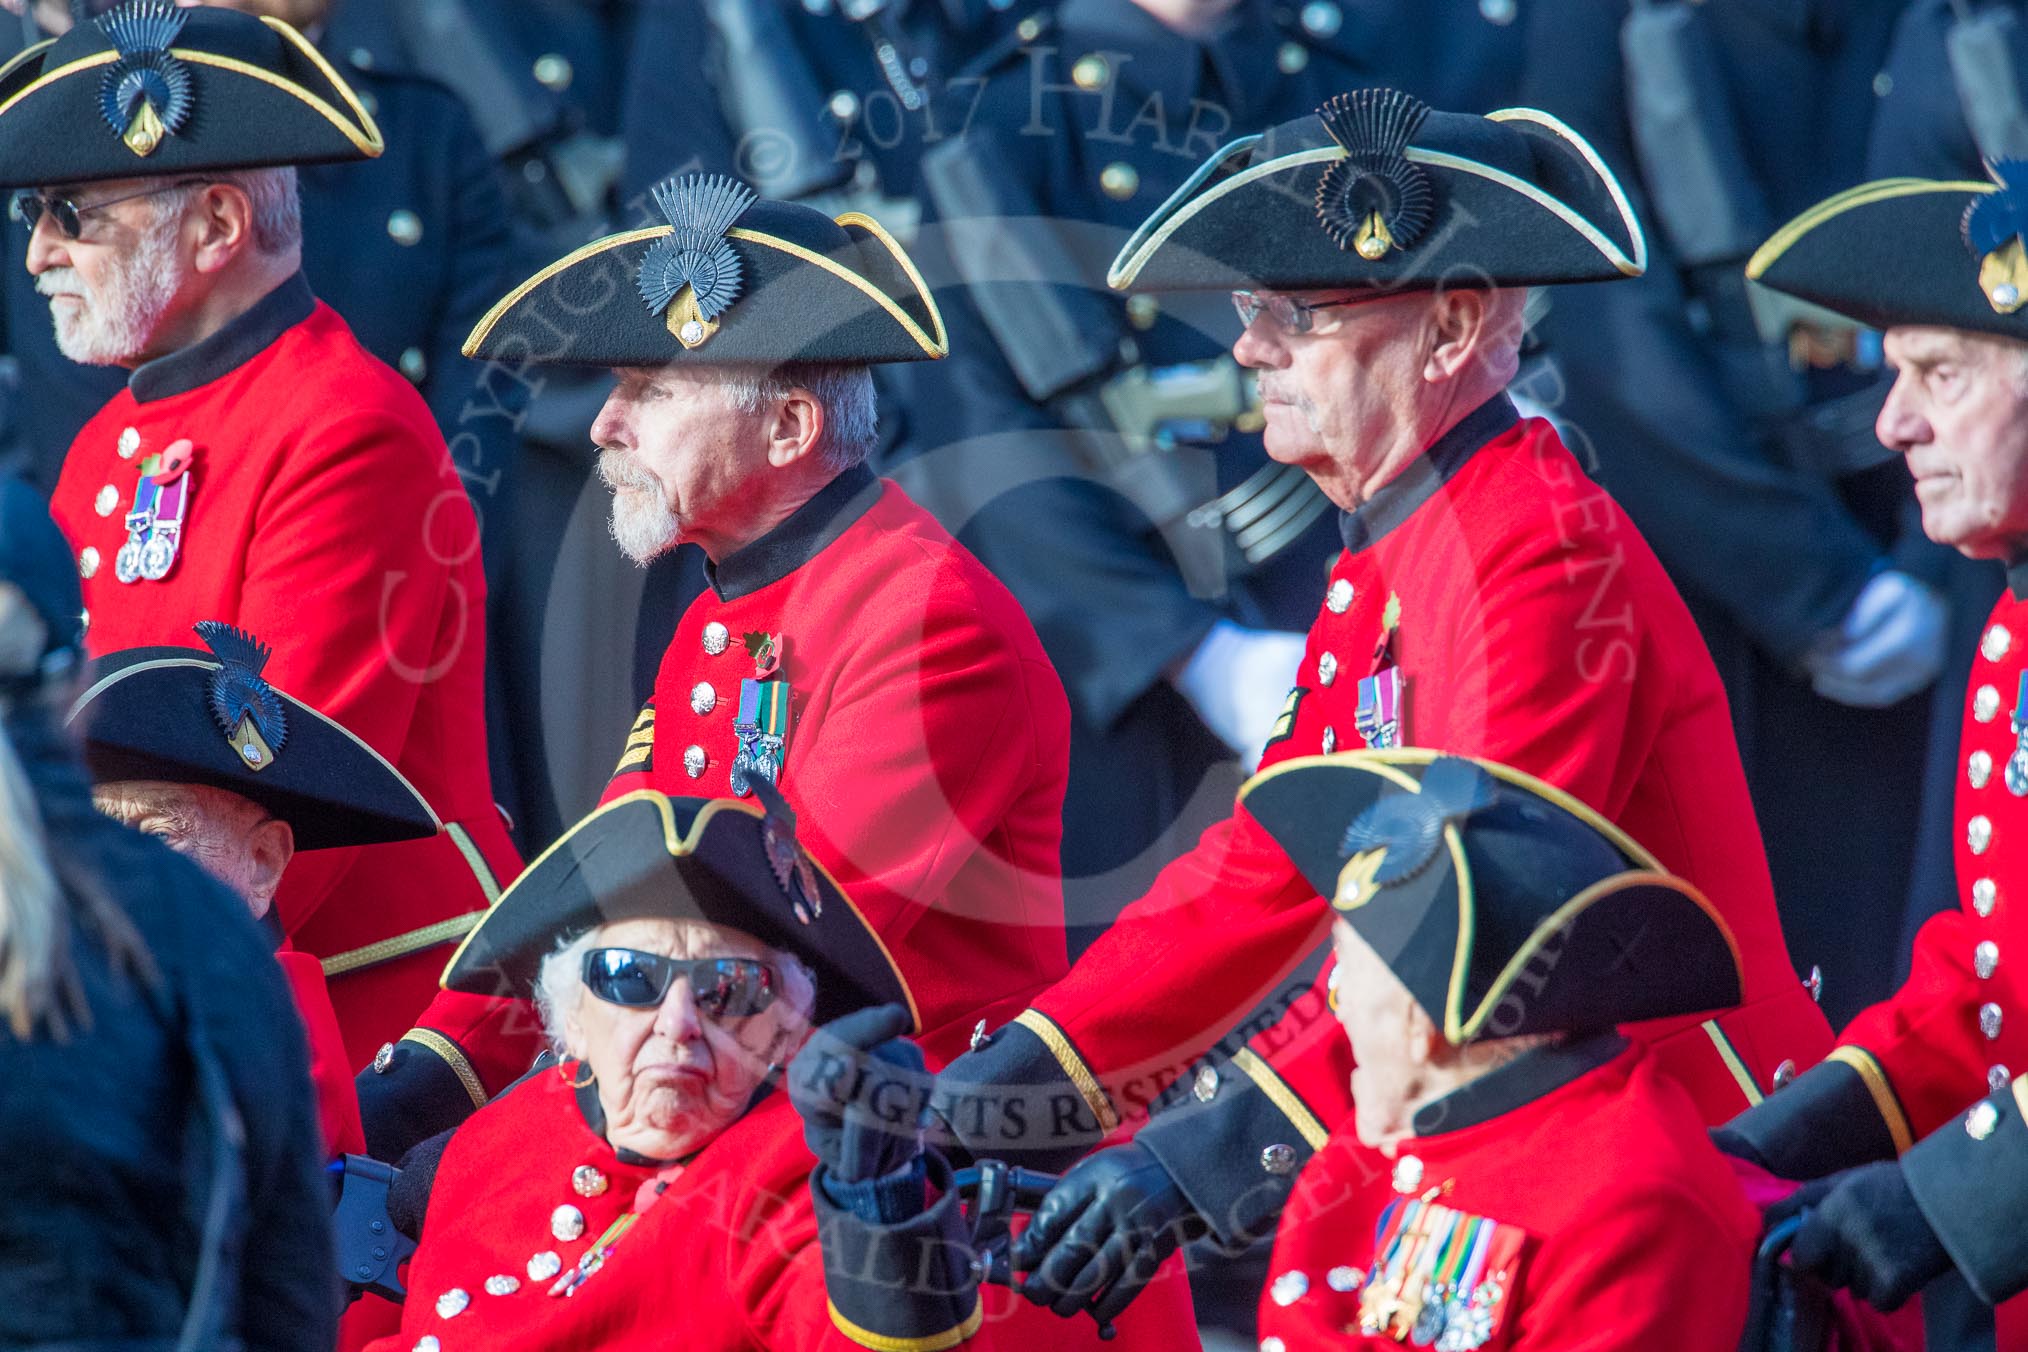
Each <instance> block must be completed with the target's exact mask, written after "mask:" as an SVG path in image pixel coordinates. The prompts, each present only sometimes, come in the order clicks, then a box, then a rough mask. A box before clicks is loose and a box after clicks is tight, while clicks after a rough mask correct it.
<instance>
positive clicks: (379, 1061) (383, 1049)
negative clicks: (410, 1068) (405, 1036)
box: [373, 1042, 394, 1075]
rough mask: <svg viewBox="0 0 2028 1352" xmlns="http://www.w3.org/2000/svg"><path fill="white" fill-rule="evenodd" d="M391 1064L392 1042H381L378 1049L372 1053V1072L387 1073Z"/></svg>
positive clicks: (392, 1059)
mask: <svg viewBox="0 0 2028 1352" xmlns="http://www.w3.org/2000/svg"><path fill="white" fill-rule="evenodd" d="M393 1064H394V1044H393V1043H392V1042H383V1043H381V1044H380V1050H379V1051H377V1052H375V1053H374V1054H373V1073H374V1074H375V1075H385V1074H387V1070H388V1067H390V1066H392V1065H393Z"/></svg>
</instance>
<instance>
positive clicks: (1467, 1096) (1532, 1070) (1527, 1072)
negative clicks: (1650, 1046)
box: [1410, 1029, 1627, 1136]
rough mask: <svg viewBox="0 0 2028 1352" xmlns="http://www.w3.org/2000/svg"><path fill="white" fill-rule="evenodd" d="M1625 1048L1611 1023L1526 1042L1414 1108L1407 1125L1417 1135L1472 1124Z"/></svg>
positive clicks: (1517, 1104)
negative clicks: (1567, 1037) (1536, 1043)
mask: <svg viewBox="0 0 2028 1352" xmlns="http://www.w3.org/2000/svg"><path fill="white" fill-rule="evenodd" d="M1626 1049H1627V1040H1626V1039H1625V1038H1624V1037H1622V1036H1620V1035H1619V1034H1618V1033H1615V1032H1613V1031H1611V1030H1610V1029H1608V1030H1607V1031H1605V1032H1603V1033H1590V1034H1586V1035H1584V1036H1582V1037H1578V1038H1574V1039H1572V1040H1571V1041H1569V1042H1556V1043H1550V1044H1549V1045H1547V1046H1542V1047H1531V1048H1529V1049H1528V1050H1527V1051H1525V1052H1523V1053H1521V1054H1520V1055H1519V1056H1517V1057H1515V1058H1514V1059H1513V1060H1512V1061H1509V1062H1508V1063H1507V1064H1506V1065H1504V1066H1501V1067H1500V1068H1499V1069H1498V1070H1495V1071H1492V1072H1490V1073H1488V1074H1486V1075H1482V1076H1480V1077H1479V1078H1478V1079H1476V1080H1473V1081H1472V1082H1471V1083H1470V1084H1468V1085H1466V1086H1465V1087H1464V1088H1463V1089H1455V1090H1452V1091H1451V1092H1450V1093H1448V1094H1445V1095H1444V1096H1443V1097H1442V1098H1440V1099H1438V1100H1436V1101H1435V1102H1434V1103H1425V1104H1424V1105H1423V1106H1422V1107H1420V1108H1418V1109H1416V1110H1415V1117H1414V1119H1413V1121H1412V1122H1411V1123H1410V1126H1412V1127H1413V1128H1414V1130H1415V1134H1416V1135H1417V1136H1436V1135H1439V1134H1440V1133H1443V1132H1446V1131H1462V1130H1464V1129H1465V1128H1466V1127H1476V1126H1478V1125H1479V1124H1480V1123H1481V1122H1490V1121H1492V1120H1493V1119H1494V1118H1496V1117H1499V1116H1501V1115H1502V1114H1505V1113H1511V1112H1513V1111H1514V1110H1515V1109H1516V1108H1525V1107H1526V1106H1528V1105H1529V1104H1531V1103H1533V1102H1535V1101H1536V1100H1537V1099H1541V1098H1546V1097H1548V1096H1549V1095H1550V1094H1552V1093H1554V1092H1555V1091H1556V1090H1558V1089H1561V1088H1563V1086H1565V1085H1567V1084H1569V1083H1570V1082H1571V1081H1572V1080H1575V1079H1577V1078H1578V1077H1579V1076H1581V1075H1589V1074H1590V1073H1591V1072H1592V1071H1594V1070H1597V1069H1598V1068H1599V1067H1600V1066H1602V1065H1604V1064H1605V1063H1606V1062H1608V1061H1610V1060H1612V1059H1613V1058H1614V1057H1615V1056H1618V1055H1619V1054H1620V1053H1621V1052H1623V1051H1625V1050H1626Z"/></svg>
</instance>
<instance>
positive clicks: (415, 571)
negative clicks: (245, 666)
mask: <svg viewBox="0 0 2028 1352" xmlns="http://www.w3.org/2000/svg"><path fill="white" fill-rule="evenodd" d="M379 153H380V138H379V132H378V131H377V130H376V128H375V127H374V124H373V120H372V118H371V116H370V115H369V114H368V112H367V110H366V109H365V108H364V107H363V106H362V105H361V103H360V101H359V99H358V98H357V97H356V96H355V95H354V94H353V92H352V90H351V89H349V88H348V87H347V86H346V85H345V84H344V82H343V81H342V80H340V79H339V78H338V77H337V75H336V74H335V73H333V72H332V70H331V69H330V67H329V66H328V65H327V64H325V63H324V61H323V60H322V59H321V58H319V57H318V56H317V54H316V52H315V51H314V50H313V49H312V48H311V47H310V45H309V44H308V43H307V42H305V41H304V40H303V38H302V37H301V36H299V35H298V34H297V33H296V32H295V31H294V30H293V29H291V28H289V27H288V26H287V25H286V24H283V23H281V22H279V21H276V20H264V19H257V18H254V17H252V16H251V15H247V14H241V13H236V12H234V11H231V10H227V9H214V8H199V9H185V8H179V7H177V6H175V5H172V4H168V3H166V2H165V0H140V2H139V3H135V4H129V5H126V6H123V7H122V8H120V9H117V10H114V11H112V12H111V13H109V14H107V15H105V16H103V17H101V18H99V19H98V20H96V21H95V22H92V23H85V24H80V25H78V26H77V27H76V28H74V29H72V30H71V31H70V32H69V33H68V34H66V35H65V36H63V37H62V38H59V39H57V40H55V41H54V42H53V43H50V44H45V45H44V46H42V47H38V48H34V49H31V51H29V52H28V53H26V54H24V57H23V58H22V59H21V60H19V61H17V62H16V63H14V64H13V65H11V66H9V67H8V69H7V70H6V72H5V73H4V75H0V182H5V183H9V184H27V185H33V189H34V190H33V191H28V192H23V193H20V194H18V195H17V198H16V203H17V206H18V207H19V209H20V210H21V211H22V212H23V213H24V214H25V216H26V218H27V219H28V220H29V221H30V222H31V224H32V226H33V232H32V234H31V235H30V239H29V248H28V257H27V264H28V269H29V271H30V272H32V273H34V274H35V275H36V279H37V281H36V284H37V287H38V289H39V290H40V291H41V292H42V293H43V294H44V295H46V296H48V297H49V301H50V311H51V317H52V320H53V322H54V323H55V325H56V332H57V338H58V341H59V343H60V344H61V346H62V348H63V350H64V351H65V353H66V354H67V355H69V356H70V357H72V358H73V359H74V360H77V361H83V362H91V363H96V364H103V365H113V366H121V367H125V368H127V369H128V370H129V371H130V372H131V375H130V376H129V379H128V384H127V388H126V389H124V390H123V391H121V392H120V393H119V394H118V395H117V396H115V397H114V399H113V400H112V401H111V402H110V403H109V404H108V405H107V406H106V408H105V409H104V410H103V411H102V412H101V413H99V414H98V415H97V416H96V417H95V418H94V419H93V420H92V421H91V422H90V423H88V424H87V425H86V426H85V428H84V429H83V431H81V432H80V433H79V434H78V438H77V441H76V442H75V443H74V444H73V445H72V447H71V448H70V451H69V453H68V455H67V456H66V458H65V461H64V467H63V473H62V477H61V478H60V480H59V482H58V484H57V487H56V491H55V494H54V498H53V511H54V515H55V517H56V520H57V523H58V524H59V525H60V526H61V527H62V528H63V531H64V534H65V535H66V537H68V539H69V541H70V543H71V546H72V548H73V549H74V550H75V552H76V556H77V566H78V571H79V573H80V574H81V575H82V576H83V578H84V599H85V607H86V611H87V614H88V618H89V630H88V642H89V644H90V646H91V649H92V651H93V652H95V653H104V652H111V651H114V650H117V649H122V648H134V647H142V646H147V645H151V644H181V643H185V642H187V640H188V637H189V634H190V626H191V625H192V624H193V623H195V622H197V621H199V620H218V621H222V622H224V623H226V624H230V625H234V626H238V627H240V628H242V629H246V630H249V631H251V632H255V633H260V634H265V635H269V636H272V637H274V638H275V639H276V640H277V641H278V648H279V651H278V652H277V654H276V656H275V658H274V659H273V662H272V664H271V665H270V667H269V669H268V671H267V675H268V677H269V679H271V680H273V681H274V682H275V683H276V684H277V685H279V686H281V687H282V688H284V689H287V690H289V691H290V692H291V693H292V694H294V695H296V696H297V697H299V698H301V699H302V700H304V701H305V702H306V703H308V704H310V705H313V706H315V707H316V708H318V709H321V710H323V711H324V712H325V713H327V714H329V715H330V716H331V717H332V718H333V719H335V720H337V721H339V722H340V723H342V724H343V725H344V726H345V727H346V728H348V729H350V730H351V732H352V733H353V734H355V735H356V736H357V737H358V738H359V739H360V740H362V741H364V742H365V743H367V745H369V746H370V747H372V748H373V749H374V751H376V752H377V753H379V754H380V755H381V756H382V757H384V758H385V759H386V760H387V761H389V762H390V763H392V764H393V765H394V766H395V767H396V768H398V769H399V770H400V771H401V772H402V773H403V774H404V775H405V776H407V778H408V779H409V780H410V782H412V783H413V784H414V785H415V787H416V788H417V789H418V790H419V791H420V792H421V793H422V795H423V797H424V798H426V799H427V800H428V802H429V804H430V806H431V808H432V809H433V810H434V811H435V813H436V814H437V816H438V817H439V818H441V819H442V821H443V822H444V823H445V828H446V830H445V834H443V835H441V836H436V837H433V838H430V839H424V840H415V841H409V842H404V843H400V844H387V845H378V846H372V847H368V848H346V849H336V850H329V851H324V852H321V853H319V854H316V855H312V856H308V857H306V858H304V859H302V860H299V861H298V862H297V863H296V865H295V866H294V867H293V868H291V869H290V870H289V872H288V876H287V878H286V879H285V880H284V881H283V883H282V886H281V889H280V891H279V893H278V894H277V895H276V897H275V910H276V914H277V916H278V917H279V920H280V922H281V926H282V928H283V930H284V931H286V933H287V934H288V936H289V938H290V940H291V942H292V943H293V944H294V945H295V947H297V948H299V949H301V950H303V951H304V952H307V953H310V954H313V955H315V956H316V957H317V958H320V959H321V960H322V961H323V965H324V969H325V971H326V973H328V974H329V976H330V977H331V999H332V1003H333V1004H334V1005H335V1006H336V1008H337V1011H338V1020H339V1024H340V1027H341V1028H342V1029H343V1031H344V1035H345V1043H346V1050H347V1054H348V1058H349V1059H350V1061H351V1063H352V1065H353V1066H354V1067H355V1068H356V1067H359V1066H363V1065H364V1064H365V1063H366V1062H367V1061H369V1060H371V1059H373V1058H374V1056H375V1049H376V1048H386V1045H387V1044H389V1043H390V1042H391V1040H393V1039H396V1038H400V1037H402V1035H403V1031H404V1030H405V1029H408V1028H410V1027H411V1025H412V1024H413V1023H414V1021H415V1019H416V1017H417V1015H418V1013H419V1012H420V1011H421V1010H422V1009H423V1007H424V1006H425V1005H428V1004H429V1003H430V1000H431V994H432V990H433V983H434V978H435V975H436V973H437V972H438V971H439V970H440V969H441V967H442V963H443V960H444V957H445V955H446V953H447V952H448V950H447V949H446V948H445V947H444V945H446V944H447V943H449V942H451V941H453V940H455V939H456V938H457V937H458V936H459V935H461V934H463V933H464V932H465V931H467V930H468V929H469V928H470V927H471V925H472V923H474V922H475V920H476V918H477V914H478V913H479V912H481V911H483V910H484V908H485V906H486V904H487V903H488V901H489V900H490V899H491V898H493V897H494V896H496V895H497V888H496V885H495V879H496V878H497V877H503V876H504V877H511V876H512V874H513V873H514V871H515V870H516V869H517V867H518V861H517V860H516V857H515V854H514V850H513V848H512V846H511V844H510V843H509V841H508V838H507V834H506V830H505V827H504V824H503V823H502V821H501V819H500V817H499V814H498V813H497V811H496V810H495V808H494V806H493V800H492V794H491V790H490V786H489V783H488V780H487V773H486V765H487V758H486V730H485V723H484V720H483V707H482V701H483V698H484V689H483V664H484V652H485V642H484V638H485V634H484V619H483V617H484V613H485V607H484V585H485V584H484V581H483V579H482V577H481V574H480V569H479V557H478V535H477V528H476V523H475V520H474V517H473V513H472V509H471V506H470V504H469V502H468V501H467V500H466V497H465V494H464V491H463V489H462V487H461V486H460V484H459V481H458V478H457V475H456V472H455V471H454V469H453V468H452V464H451V460H450V457H449V455H448V454H447V453H446V451H445V448H444V442H443V438H442V436H441V435H440V434H439V433H438V431H437V428H436V424H435V423H434V422H433V421H432V419H431V417H430V412H429V409H428V408H427V406H425V405H424V404H423V402H422V400H421V398H420V397H419V396H418V395H417V394H416V393H415V390H414V389H413V387H412V386H410V384H409V383H408V382H407V381H406V380H404V379H402V378H401V377H400V376H399V375H397V374H395V373H394V372H393V371H392V370H390V369H388V368H387V367H385V366H383V365H382V364H381V363H380V362H378V361H376V360H375V359H374V358H373V357H371V356H369V355H368V354H367V352H366V351H365V350H364V349H363V348H361V347H360V346H359V344H358V342H357V341H356V340H355V339H354V338H353V336H352V334H351V331H350V330H348V329H347V328H346V326H345V322H344V321H343V320H342V319H340V318H339V317H338V316H337V315H336V314H334V313H333V312H332V311H331V310H330V308H329V307H327V306H325V305H323V304H322V303H320V302H319V301H318V300H317V298H316V297H315V296H314V295H312V294H311V292H310V288H309V285H308V284H307V283H306V282H305V281H304V279H303V276H302V273H301V272H300V271H299V268H300V259H301V221H300V213H299V211H298V209H297V203H296V182H295V171H294V169H293V168H290V167H288V166H291V165H294V164H298V163H311V162H316V161H322V160H343V159H359V158H370V157H372V156H374V155H377V154H379ZM255 768H257V769H258V767H255ZM436 1017H437V1022H435V1023H434V1024H433V1026H431V1027H429V1028H424V1029H420V1030H418V1031H416V1032H414V1033H411V1034H410V1035H409V1040H408V1041H406V1042H405V1043H404V1044H403V1045H404V1048H405V1049H406V1050H410V1051H413V1052H415V1053H417V1054H418V1055H419V1056H421V1057H423V1058H426V1059H427V1060H428V1061H429V1062H431V1063H432V1066H431V1068H430V1070H429V1072H428V1073H430V1074H431V1075H433V1076H434V1077H436V1078H437V1079H438V1080H439V1081H440V1082H441V1083H443V1084H444V1085H446V1086H447V1087H448V1088H449V1090H450V1091H451V1092H452V1093H454V1094H456V1095H458V1096H459V1097H462V1098H464V1099H465V1101H466V1102H467V1103H477V1102H483V1101H484V1099H485V1097H486V1094H487V1093H488V1091H490V1090H495V1089H499V1088H501V1087H503V1086H504V1085H506V1084H507V1083H508V1082H510V1081H511V1080H512V1079H513V1078H514V1077H515V1076H516V1075H518V1074H519V1073H520V1072H521V1071H522V1070H524V1069H526V1067H527V1064H528V1061H529V1058H530V1057H531V1056H532V1054H533V1051H534V1044H535V1036H534V1028H533V1025H532V1024H530V1025H529V1026H528V1028H527V1029H526V1031H525V1032H523V1033H521V1034H519V1035H512V1034H506V1033H503V1032H502V1031H501V1030H499V1029H496V1028H489V1029H488V1036H487V1037H485V1038H484V1039H474V1038H473V1037H472V1034H473V1033H474V1032H475V1031H476V1030H478V1029H479V1027H480V1026H481V1025H483V1024H485V1023H486V1021H487V1020H490V1019H493V1018H495V1017H498V1013H497V1010H496V1007H495V1006H492V1005H490V1004H488V1003H487V1002H485V1001H482V1000H478V999H474V998H470V997H466V998H463V999H462V1000H461V1001H460V1002H459V1003H457V1004H455V1005H451V1004H446V1005H443V1006H440V1007H439V1008H438V1010H437V1015H436ZM476 1040H483V1041H484V1043H485V1045H486V1047H487V1048H488V1053H487V1055H486V1056H485V1057H481V1058H480V1059H478V1060H476V1061H475V1060H473V1059H471V1058H469V1057H468V1056H467V1055H466V1054H465V1052H464V1050H463V1049H462V1045H463V1044H465V1043H467V1042H472V1041H476ZM386 1054H389V1053H388V1052H386V1051H383V1055H386ZM367 1132H368V1138H369V1140H371V1139H372V1138H373V1136H374V1134H375V1121H374V1114H373V1112H372V1105H371V1104H370V1103H369V1104H368V1117H367Z"/></svg>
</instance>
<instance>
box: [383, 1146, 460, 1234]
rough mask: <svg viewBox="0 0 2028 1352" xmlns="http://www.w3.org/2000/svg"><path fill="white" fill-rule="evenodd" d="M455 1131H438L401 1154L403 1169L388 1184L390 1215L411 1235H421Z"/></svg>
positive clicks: (388, 1212) (400, 1167)
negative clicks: (438, 1175)
mask: <svg viewBox="0 0 2028 1352" xmlns="http://www.w3.org/2000/svg"><path fill="white" fill-rule="evenodd" d="M454 1134H455V1132H454V1131H444V1132H439V1133H437V1134H436V1135H435V1136H432V1137H430V1138H429V1139H428V1140H427V1141H424V1142H423V1143H422V1144H421V1145H418V1146H416V1147H414V1148H413V1149H411V1150H410V1151H409V1152H408V1153H407V1154H405V1155H403V1156H402V1157H401V1163H400V1164H399V1165H398V1166H396V1167H398V1168H399V1169H400V1170H401V1172H400V1173H399V1174H397V1175H396V1176H395V1179H394V1182H392V1183H390V1184H389V1185H388V1188H387V1219H388V1220H389V1221H390V1222H392V1223H393V1225H394V1228H395V1229H396V1230H399V1231H400V1232H401V1233H402V1234H404V1235H407V1236H408V1237H409V1238H410V1239H414V1240H420V1239H421V1238H422V1228H423V1216H424V1215H425V1214H426V1213H427V1212H428V1211H429V1206H430V1190H431V1189H432V1188H434V1187H436V1184H437V1166H438V1165H439V1164H441V1163H443V1160H444V1150H445V1149H446V1148H447V1147H448V1146H449V1145H450V1143H451V1137H452V1136H453V1135H454Z"/></svg>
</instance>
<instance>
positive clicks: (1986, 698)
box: [1972, 685, 2000, 723]
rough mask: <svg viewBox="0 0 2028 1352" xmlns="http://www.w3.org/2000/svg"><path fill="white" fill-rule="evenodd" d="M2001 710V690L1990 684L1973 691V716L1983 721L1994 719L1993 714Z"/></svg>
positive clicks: (1988, 721)
mask: <svg viewBox="0 0 2028 1352" xmlns="http://www.w3.org/2000/svg"><path fill="white" fill-rule="evenodd" d="M1999 712H2000V692H1999V691H1998V690H1995V689H1994V688H1993V687H1992V686H1990V685H1982V686H1980V687H1979V688H1978V689H1977V690H1976V691H1974V692H1973V693H1972V717H1973V718H1976V719H1978V720H1979V722H1981V723H1990V722H1992V721H1993V715H1994V714H1997V713H1999Z"/></svg>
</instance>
